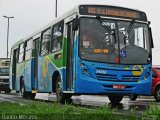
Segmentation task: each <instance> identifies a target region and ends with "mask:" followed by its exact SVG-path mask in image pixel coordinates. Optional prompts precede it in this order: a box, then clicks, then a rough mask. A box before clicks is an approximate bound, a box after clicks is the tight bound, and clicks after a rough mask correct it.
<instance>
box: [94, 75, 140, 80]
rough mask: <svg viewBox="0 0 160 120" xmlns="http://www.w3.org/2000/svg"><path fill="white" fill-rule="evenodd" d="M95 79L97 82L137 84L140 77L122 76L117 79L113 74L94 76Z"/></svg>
mask: <svg viewBox="0 0 160 120" xmlns="http://www.w3.org/2000/svg"><path fill="white" fill-rule="evenodd" d="M96 78H97V80H99V81H109V82H138V81H139V80H140V76H133V75H122V76H121V77H120V78H119V77H118V75H114V74H96Z"/></svg>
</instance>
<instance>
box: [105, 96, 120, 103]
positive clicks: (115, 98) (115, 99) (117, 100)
mask: <svg viewBox="0 0 160 120" xmlns="http://www.w3.org/2000/svg"><path fill="white" fill-rule="evenodd" d="M108 98H109V100H110V102H111V103H113V104H118V103H120V102H121V101H122V99H123V96H121V95H109V96H108Z"/></svg>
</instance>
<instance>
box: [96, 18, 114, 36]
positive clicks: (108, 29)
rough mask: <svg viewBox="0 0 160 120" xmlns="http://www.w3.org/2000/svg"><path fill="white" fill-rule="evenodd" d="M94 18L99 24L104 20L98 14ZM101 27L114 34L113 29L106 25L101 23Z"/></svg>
mask: <svg viewBox="0 0 160 120" xmlns="http://www.w3.org/2000/svg"><path fill="white" fill-rule="evenodd" d="M96 19H97V20H98V22H99V23H101V25H102V23H103V22H106V21H103V19H102V18H101V17H100V16H96ZM102 27H103V28H104V29H105V30H106V31H108V32H109V33H110V34H111V35H113V34H114V31H112V30H111V29H110V28H109V27H108V26H107V25H102Z"/></svg>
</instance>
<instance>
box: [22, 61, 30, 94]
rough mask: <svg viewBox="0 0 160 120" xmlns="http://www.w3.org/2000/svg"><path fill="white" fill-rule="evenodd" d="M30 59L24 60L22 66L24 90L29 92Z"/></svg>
mask: <svg viewBox="0 0 160 120" xmlns="http://www.w3.org/2000/svg"><path fill="white" fill-rule="evenodd" d="M31 65H32V63H31V60H29V61H26V62H25V68H24V85H25V90H26V91H29V92H31V90H32V88H31V70H32V69H31Z"/></svg>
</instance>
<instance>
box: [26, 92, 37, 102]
mask: <svg viewBox="0 0 160 120" xmlns="http://www.w3.org/2000/svg"><path fill="white" fill-rule="evenodd" d="M35 96H36V93H30V94H29V96H28V97H29V98H30V99H31V100H34V99H35Z"/></svg>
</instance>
